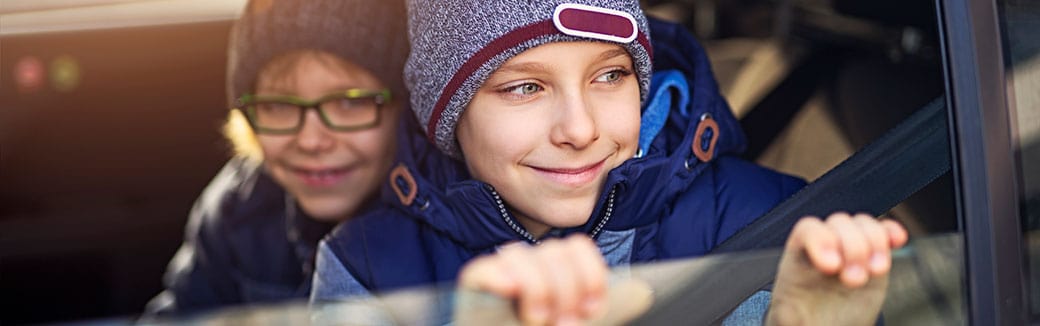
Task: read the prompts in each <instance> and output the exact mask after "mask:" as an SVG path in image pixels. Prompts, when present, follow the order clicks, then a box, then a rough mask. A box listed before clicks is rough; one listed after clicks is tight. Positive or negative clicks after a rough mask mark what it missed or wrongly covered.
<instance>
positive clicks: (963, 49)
mask: <svg viewBox="0 0 1040 326" xmlns="http://www.w3.org/2000/svg"><path fill="white" fill-rule="evenodd" d="M937 9H938V11H939V12H938V13H937V14H938V15H939V20H938V21H939V22H940V26H939V32H940V39H941V42H942V56H943V70H944V73H945V74H946V77H947V78H945V82H946V93H947V94H948V95H947V97H946V100H947V107H948V108H950V110H951V112H950V115H949V116H950V121H949V123H950V133H951V134H950V139H951V144H953V146H951V147H952V148H951V150H952V152H953V159H952V160H951V162H952V163H953V171H954V174H953V176H954V184H955V194H956V203H957V215H958V221H959V223H960V229H961V230H962V232H964V248H965V280H966V281H967V284H966V289H967V293H965V298H966V299H967V300H966V302H967V307H966V309H967V311H968V317H967V318H968V319H967V320H969V321H970V323H971V324H973V325H1007V324H1024V323H1025V322H1026V320H1027V319H1026V310H1025V307H1027V302H1025V300H1026V297H1025V296H1024V292H1025V291H1024V288H1025V286H1024V285H1025V284H1026V283H1025V282H1026V279H1025V273H1024V265H1023V257H1024V256H1023V248H1022V230H1021V222H1020V221H1019V219H1020V217H1019V214H1018V191H1017V190H1016V176H1015V173H1016V170H1015V167H1016V166H1015V162H1014V158H1015V152H1014V148H1012V135H1011V128H1010V127H1011V126H1010V118H1011V116H1010V115H1009V112H1008V110H1009V109H1010V107H1009V106H1008V102H1007V100H1008V99H1007V88H1006V87H1007V85H1006V79H1005V71H1004V69H1005V65H1004V54H1003V48H1002V44H1001V43H1002V41H1003V38H1002V35H1001V29H1000V25H999V21H998V17H999V12H998V8H997V3H996V1H995V0H948V1H941V0H940V1H937Z"/></svg>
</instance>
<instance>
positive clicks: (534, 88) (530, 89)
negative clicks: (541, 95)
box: [503, 83, 542, 95]
mask: <svg viewBox="0 0 1040 326" xmlns="http://www.w3.org/2000/svg"><path fill="white" fill-rule="evenodd" d="M541 90H542V87H541V86H538V85H537V84H534V83H525V84H520V85H516V86H512V87H508V88H506V89H504V90H503V92H505V93H512V94H516V95H531V94H534V93H536V92H538V91H541Z"/></svg>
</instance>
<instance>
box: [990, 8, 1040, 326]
mask: <svg viewBox="0 0 1040 326" xmlns="http://www.w3.org/2000/svg"><path fill="white" fill-rule="evenodd" d="M999 4H1000V14H1001V17H1000V18H1001V19H1000V20H1001V25H1002V32H1003V42H1002V43H1003V47H1004V57H1005V60H1006V65H1007V67H1006V71H1007V90H1008V94H1007V96H1008V104H1009V106H1010V107H1011V109H1010V113H1011V117H1012V118H1011V120H1012V121H1011V125H1012V126H1013V128H1012V132H1013V134H1012V137H1013V139H1012V140H1013V142H1014V144H1015V147H1016V148H1015V150H1016V151H1015V154H1016V159H1017V162H1016V163H1017V166H1018V171H1017V172H1018V188H1019V189H1018V190H1019V203H1020V205H1021V209H1020V217H1021V218H1022V224H1023V226H1024V232H1026V234H1025V237H1024V239H1025V241H1026V242H1027V243H1026V249H1027V259H1028V266H1029V267H1028V268H1029V283H1030V285H1029V298H1030V300H1029V301H1030V312H1031V315H1032V317H1033V319H1034V320H1036V319H1037V318H1038V317H1040V255H1038V253H1040V252H1038V250H1040V246H1038V245H1040V55H1038V54H1040V34H1037V33H1036V30H1037V29H1038V28H1040V2H1037V1H1026V0H1003V1H999Z"/></svg>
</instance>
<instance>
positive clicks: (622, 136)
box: [312, 0, 906, 325]
mask: <svg viewBox="0 0 1040 326" xmlns="http://www.w3.org/2000/svg"><path fill="white" fill-rule="evenodd" d="M408 8H409V26H410V30H409V31H410V34H409V35H410V39H411V46H412V51H413V52H412V54H411V55H410V56H409V59H408V63H407V65H406V68H405V80H406V83H407V85H408V87H409V88H410V90H411V92H412V94H411V95H412V101H411V102H412V110H413V111H414V112H415V114H416V118H417V119H418V120H419V121H420V123H421V124H422V126H423V127H424V129H425V134H426V136H427V138H428V139H429V140H430V141H431V142H433V143H434V144H435V146H436V148H437V149H438V150H439V151H440V154H442V155H444V156H447V157H450V158H452V159H455V160H459V161H461V162H463V163H464V164H465V166H466V168H467V172H468V176H466V175H458V174H451V173H448V172H439V171H437V170H436V169H431V168H430V167H429V165H430V163H429V162H435V161H437V158H436V155H432V154H428V153H419V154H414V155H412V156H411V157H408V156H400V155H399V157H398V162H399V163H398V164H397V167H395V169H394V173H392V174H391V177H390V180H389V182H388V183H387V184H386V185H385V186H384V188H386V189H387V190H384V194H387V195H385V196H384V197H383V198H384V200H387V201H388V202H385V203H387V204H389V205H388V206H387V207H383V208H380V209H377V210H374V211H372V212H370V213H369V214H366V215H364V216H360V217H359V218H357V219H353V220H351V221H347V222H346V223H344V224H343V225H342V226H341V227H338V228H337V229H336V230H335V231H333V232H332V233H330V235H329V236H328V237H326V239H325V240H323V241H322V243H321V244H320V245H319V252H318V270H317V272H316V274H315V281H314V287H315V291H314V292H313V295H312V299H314V300H316V301H325V300H335V299H338V298H341V297H343V296H348V295H363V294H366V293H368V292H369V291H377V292H379V291H389V290H393V289H396V288H400V287H405V286H412V285H418V284H425V283H432V282H439V281H447V280H457V281H458V283H459V285H460V287H462V288H465V289H471V290H477V291H485V292H489V293H492V294H495V295H498V296H502V297H504V298H506V299H510V300H513V301H514V302H515V303H516V305H515V307H516V309H517V311H516V313H517V315H516V317H517V318H518V319H519V320H520V321H522V322H523V323H524V324H538V325H540V324H546V323H551V324H561V325H563V324H578V323H581V322H583V321H588V320H590V319H594V318H596V317H598V316H601V315H603V312H604V310H605V309H611V308H612V307H607V306H605V300H604V293H605V292H606V291H605V289H606V287H607V285H606V274H607V268H608V266H619V265H626V264H631V263H639V262H652V261H658V260H663V259H674V258H684V257H696V256H699V255H703V254H705V253H707V252H709V251H710V250H711V249H712V248H713V247H715V246H716V245H718V244H719V243H721V242H722V241H724V240H726V239H727V238H728V237H729V236H731V235H732V234H734V233H735V232H737V231H738V230H740V229H741V228H742V227H744V226H745V225H747V224H748V223H750V222H751V221H752V220H754V219H755V218H756V217H758V216H760V215H761V214H763V213H765V212H766V211H767V210H768V209H770V208H771V207H772V206H773V205H775V204H776V203H778V202H779V201H780V200H782V199H783V198H785V197H786V196H788V195H790V194H791V193H793V192H794V191H796V190H797V189H798V188H799V187H801V186H802V185H803V184H804V183H803V182H801V181H800V180H797V179H794V178H792V177H789V176H785V175H781V174H779V173H776V172H774V171H770V170H767V169H765V168H762V167H758V166H755V165H753V164H751V163H748V162H745V161H743V160H741V159H740V158H738V157H737V156H736V154H739V152H740V151H741V150H742V148H743V142H744V140H743V135H742V134H741V132H740V130H739V125H738V124H737V123H736V121H735V119H734V118H733V116H732V114H731V113H730V112H729V108H728V106H727V105H726V103H725V101H724V100H723V99H722V98H721V97H720V95H719V93H718V89H717V87H716V85H715V82H714V79H713V77H712V76H711V72H710V69H709V68H708V64H707V59H706V57H705V56H704V53H703V50H702V49H701V48H700V47H699V45H697V44H696V41H694V40H693V39H692V38H690V37H689V36H688V34H686V33H685V32H681V31H680V30H679V29H677V28H676V27H674V25H668V24H665V23H661V22H654V21H648V19H647V18H646V17H645V16H644V15H643V13H642V11H641V10H640V8H639V5H638V3H637V2H636V1H607V0H570V1H564V0H551V1H485V0H482V1H477V0H453V1H440V2H430V1H420V0H411V1H409V6H408ZM651 31H653V38H651V35H650V34H651ZM651 41H653V49H654V50H651V49H652V47H651ZM652 55H656V56H657V57H656V58H655V60H656V61H654V62H653V64H654V65H657V66H658V69H657V70H654V69H652V67H651V65H652V64H651V60H652V59H651V56H652ZM662 67H663V68H664V69H662ZM652 72H653V75H651V73H652ZM375 234H379V235H380V236H379V237H378V238H377V237H375V236H374V235H375ZM905 241H906V233H905V231H904V230H903V229H902V227H901V226H899V225H898V224H895V223H892V222H889V221H885V222H878V221H876V220H874V219H873V218H871V217H867V216H856V217H851V216H849V215H848V214H835V215H834V216H832V217H831V218H829V219H828V220H827V221H826V222H822V221H820V220H818V219H815V218H806V219H803V220H802V221H800V222H799V223H798V225H797V226H796V227H795V231H794V232H793V235H792V236H791V238H790V240H789V242H788V244H787V252H786V254H785V255H784V258H783V261H782V262H781V266H780V274H779V278H778V281H777V284H776V288H775V289H776V292H775V293H776V296H777V298H780V297H781V296H782V297H783V300H777V301H776V302H778V304H773V305H772V306H770V294H769V293H764V292H763V293H759V294H756V295H755V296H753V297H751V298H750V299H748V301H746V302H745V303H744V304H742V305H741V306H740V307H737V308H736V310H735V311H734V313H733V314H732V315H730V318H729V319H727V320H725V321H723V323H726V324H728V323H739V324H748V323H759V322H761V321H762V320H763V319H762V318H764V314H765V311H766V308H767V307H770V311H771V312H772V314H771V315H770V316H769V318H771V319H770V321H774V322H778V323H780V324H785V323H788V324H789V323H794V324H803V323H810V324H812V323H813V320H811V319H810V318H818V319H817V320H816V321H818V323H823V324H848V323H849V322H850V321H856V322H862V321H864V320H871V319H872V318H876V317H877V313H878V311H879V310H880V306H881V302H882V300H883V298H884V283H885V281H886V280H887V279H886V277H887V272H888V268H889V257H890V256H889V255H890V250H891V249H892V248H897V247H899V246H902V245H903V243H905ZM509 243H519V244H515V245H507V244H509ZM867 257H870V259H868V258H867ZM821 284H822V286H821ZM850 294H851V295H850ZM850 298H851V299H850ZM814 302H828V303H830V304H834V305H833V306H829V308H831V309H829V310H827V309H824V310H825V311H819V310H818V309H814V307H811V305H812V304H813V303H814ZM853 302H854V303H855V305H853V304H850V303H853ZM613 308H614V309H616V308H618V307H613ZM848 310H854V312H852V313H850V312H849V311H848ZM807 311H811V312H813V313H814V315H812V316H809V315H801V313H803V312H807ZM774 318H775V319H774ZM843 318H844V319H843Z"/></svg>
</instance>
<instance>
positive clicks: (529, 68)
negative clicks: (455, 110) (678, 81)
mask: <svg viewBox="0 0 1040 326" xmlns="http://www.w3.org/2000/svg"><path fill="white" fill-rule="evenodd" d="M626 55H628V51H625V50H624V49H611V50H607V51H603V53H600V54H599V56H597V57H596V59H595V60H594V61H595V62H602V61H607V60H610V59H613V58H617V57H620V56H626ZM548 70H551V69H550V67H549V66H548V65H544V64H541V63H538V62H522V63H514V64H509V65H505V66H502V67H499V68H498V70H496V71H495V72H494V73H495V74H498V73H536V72H544V71H548Z"/></svg>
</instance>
